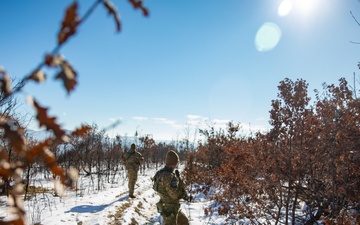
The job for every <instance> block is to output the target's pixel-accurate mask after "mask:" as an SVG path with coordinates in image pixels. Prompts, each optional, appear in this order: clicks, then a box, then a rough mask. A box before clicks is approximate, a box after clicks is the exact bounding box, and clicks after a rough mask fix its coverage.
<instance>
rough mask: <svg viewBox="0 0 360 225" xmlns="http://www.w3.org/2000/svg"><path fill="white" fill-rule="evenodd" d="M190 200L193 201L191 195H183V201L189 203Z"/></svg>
mask: <svg viewBox="0 0 360 225" xmlns="http://www.w3.org/2000/svg"><path fill="white" fill-rule="evenodd" d="M192 199H193V197H192V195H191V194H190V195H189V194H188V193H187V192H186V194H185V196H184V200H185V201H188V202H191V201H192Z"/></svg>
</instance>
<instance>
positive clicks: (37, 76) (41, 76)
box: [27, 69, 46, 83]
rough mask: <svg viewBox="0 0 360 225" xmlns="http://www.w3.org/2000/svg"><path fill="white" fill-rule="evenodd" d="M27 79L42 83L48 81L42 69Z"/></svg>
mask: <svg viewBox="0 0 360 225" xmlns="http://www.w3.org/2000/svg"><path fill="white" fill-rule="evenodd" d="M27 79H28V80H33V81H36V82H39V83H41V82H44V81H45V80H46V75H45V73H44V72H43V71H42V70H41V69H39V70H35V71H34V72H32V73H31V75H30V76H29V77H28V78H27Z"/></svg>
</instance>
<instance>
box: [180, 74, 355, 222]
mask: <svg viewBox="0 0 360 225" xmlns="http://www.w3.org/2000/svg"><path fill="white" fill-rule="evenodd" d="M278 88H279V94H278V98H279V99H276V100H273V101H272V109H271V111H270V124H271V126H272V128H271V129H270V131H269V132H267V133H264V134H261V133H256V134H254V135H252V136H250V137H248V138H244V137H239V135H237V132H238V131H239V129H237V128H236V126H234V124H231V123H230V124H229V125H228V129H227V131H226V132H224V131H219V132H215V131H214V129H213V128H211V129H210V130H207V131H202V132H201V133H202V134H203V135H205V137H206V141H205V143H201V144H200V145H199V147H198V149H197V151H195V152H193V153H191V154H190V155H189V158H188V162H187V165H186V179H187V180H190V181H191V182H196V183H197V184H198V185H199V186H198V187H199V190H200V191H204V190H206V191H208V190H211V187H215V188H217V190H218V192H215V193H210V192H209V194H211V196H212V198H213V199H214V200H216V201H217V202H218V203H219V204H220V205H221V207H220V208H219V210H218V212H219V213H221V214H226V215H227V217H228V218H229V219H230V218H231V219H234V218H235V219H236V218H237V219H243V218H248V219H249V220H250V221H252V222H253V223H260V221H258V219H259V218H268V220H272V221H275V223H276V224H278V223H280V219H284V220H285V221H289V223H291V224H295V223H296V221H295V219H296V214H295V213H296V210H299V204H301V203H303V202H306V203H307V205H308V206H309V207H310V208H311V209H312V210H315V209H316V210H318V213H316V214H315V213H313V215H312V217H311V219H310V220H309V221H308V223H309V224H310V223H312V222H316V220H318V219H320V217H321V218H323V220H324V221H325V222H326V223H327V224H350V222H351V221H352V222H354V221H356V220H358V213H359V200H360V199H359V196H360V193H359V190H360V189H359V187H360V183H359V182H360V165H359V163H358V162H359V158H360V152H359V149H360V148H359V147H360V146H359V140H360V138H359V137H360V126H359V125H360V107H359V106H360V104H359V100H358V99H357V98H354V96H353V93H352V92H351V91H350V89H349V87H348V85H347V82H346V81H345V79H340V80H339V86H335V85H324V93H322V94H321V95H320V94H319V93H318V92H316V97H317V99H316V102H315V104H314V105H310V104H309V103H310V98H309V97H308V94H307V88H308V84H307V83H306V82H305V81H304V80H301V79H300V80H297V81H295V82H293V81H291V80H290V79H285V80H284V81H281V82H280V84H279V86H278ZM282 209H285V215H283V213H282V211H281V210H282ZM208 211H209V210H206V212H208ZM282 216H284V218H282ZM297 222H299V221H297ZM302 222H303V223H305V222H306V221H302Z"/></svg>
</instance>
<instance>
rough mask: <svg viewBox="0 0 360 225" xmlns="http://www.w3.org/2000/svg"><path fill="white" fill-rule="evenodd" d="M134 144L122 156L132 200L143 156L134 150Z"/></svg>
mask: <svg viewBox="0 0 360 225" xmlns="http://www.w3.org/2000/svg"><path fill="white" fill-rule="evenodd" d="M135 148H136V146H135V144H132V145H131V149H130V150H129V151H127V152H125V153H124V155H123V158H122V159H123V163H124V165H125V168H126V171H127V176H128V179H129V183H128V187H129V196H130V197H132V198H134V197H135V196H134V189H135V183H136V181H137V178H138V171H139V168H140V165H141V163H142V162H143V161H144V158H143V156H142V155H141V153H140V152H138V151H136V150H135Z"/></svg>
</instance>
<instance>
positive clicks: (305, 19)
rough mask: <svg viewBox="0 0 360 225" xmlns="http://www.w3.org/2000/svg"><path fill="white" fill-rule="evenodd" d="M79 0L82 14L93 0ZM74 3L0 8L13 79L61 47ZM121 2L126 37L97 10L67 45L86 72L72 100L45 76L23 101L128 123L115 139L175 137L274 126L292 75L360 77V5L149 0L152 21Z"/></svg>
mask: <svg viewBox="0 0 360 225" xmlns="http://www.w3.org/2000/svg"><path fill="white" fill-rule="evenodd" d="M78 2H79V6H80V8H79V14H80V15H81V16H82V15H84V13H85V11H86V10H87V9H88V8H89V6H90V5H91V4H92V3H93V2H94V1H90V0H86V1H85V0H83V1H78ZM71 3H72V1H70V0H61V1H60V0H54V1H40V0H32V1H29V0H27V1H26V0H24V1H9V0H5V1H1V2H0V28H1V31H2V32H1V35H0V49H1V53H0V65H2V66H3V67H4V68H5V70H6V71H7V72H8V73H9V74H10V75H11V76H13V77H16V78H19V79H20V78H23V77H24V76H25V75H27V74H29V72H30V71H32V70H33V69H34V68H35V67H36V66H37V65H38V64H39V63H40V62H41V60H42V58H43V56H44V55H45V54H46V53H48V52H50V51H51V50H52V49H53V48H54V47H55V45H56V35H57V33H58V30H59V28H60V22H61V20H62V18H63V15H64V11H65V9H66V7H67V6H68V5H70V4H71ZM114 4H115V5H116V7H117V9H118V12H119V13H120V16H121V22H122V30H121V32H120V33H116V32H115V22H114V20H113V18H112V17H111V16H109V15H108V14H107V11H106V10H105V8H104V7H102V6H101V7H98V8H97V9H96V10H95V11H94V13H93V15H91V17H90V18H89V19H88V20H87V21H86V22H85V23H84V24H82V25H81V26H80V28H79V30H78V33H77V34H76V35H75V36H74V37H72V38H71V39H70V40H69V41H68V43H66V44H65V46H64V47H63V48H62V49H61V53H62V55H64V57H65V58H66V59H67V60H68V61H69V62H70V63H71V64H72V65H73V67H74V68H75V70H76V71H77V73H78V82H79V85H78V86H77V88H76V90H75V91H74V92H73V93H71V94H70V95H67V93H66V91H65V90H64V89H63V88H62V86H61V83H60V82H59V81H56V80H54V79H53V78H54V76H55V71H51V70H49V71H46V73H47V77H48V80H47V81H46V82H45V83H41V84H33V83H31V84H29V85H27V86H26V88H25V89H24V91H23V92H22V93H21V94H20V95H19V98H20V99H25V98H26V96H28V95H30V96H33V97H34V98H35V99H37V100H38V101H39V102H40V104H41V105H42V106H43V107H48V108H49V114H50V116H56V117H57V121H58V122H59V123H60V124H61V125H62V127H63V128H66V129H74V128H75V127H79V126H80V124H82V123H88V124H92V123H96V124H97V125H98V126H99V128H105V127H107V126H109V125H111V124H112V123H113V122H114V121H116V120H121V124H120V125H118V126H117V127H116V128H114V129H111V130H109V131H108V133H109V135H111V136H114V135H116V134H120V135H129V136H132V135H134V133H135V131H136V130H137V131H138V132H139V134H140V135H146V134H152V135H153V137H154V138H155V139H168V140H179V139H181V138H183V137H186V136H187V134H190V135H194V134H195V129H196V128H204V127H206V126H207V125H215V127H222V126H224V124H225V123H226V122H227V121H234V122H239V123H241V124H242V125H243V128H244V130H253V131H256V130H258V129H266V128H267V127H269V125H268V120H269V110H270V109H271V100H272V99H276V98H277V92H278V90H277V85H278V84H279V82H280V81H281V80H283V79H284V78H286V77H288V78H291V79H292V80H294V81H295V80H296V79H298V78H302V79H304V80H306V81H307V82H308V83H309V84H310V85H309V93H310V95H313V89H321V85H322V83H323V82H326V83H329V84H330V83H337V81H338V79H339V78H340V77H345V78H346V79H347V80H348V81H349V82H352V79H353V73H354V72H356V74H357V75H358V67H357V64H358V61H359V60H360V58H359V54H358V52H359V50H360V45H356V44H353V43H351V41H354V42H360V36H359V34H360V27H359V26H358V24H357V23H356V22H355V20H354V19H353V18H352V16H351V14H350V11H352V12H353V13H354V15H355V16H357V17H358V19H359V20H360V10H359V8H360V3H359V2H358V1H357V0H286V1H283V0H242V1H239V0H227V1H219V0H197V1H193V0H182V1H174V0H156V1H151V0H148V1H144V5H145V6H146V7H147V8H148V9H149V12H150V16H149V17H144V16H143V15H142V14H141V11H136V10H134V9H133V8H132V6H131V5H130V4H129V3H128V1H114ZM287 6H291V7H287ZM268 25H270V27H267V26H268ZM264 26H265V27H264ZM262 27H263V29H261V28H262ZM257 40H259V41H260V43H256V41H257ZM22 108H23V110H25V111H29V110H31V107H30V106H28V105H26V104H24V105H23V106H22ZM30 128H32V129H39V128H38V127H37V124H35V123H31V124H30Z"/></svg>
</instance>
